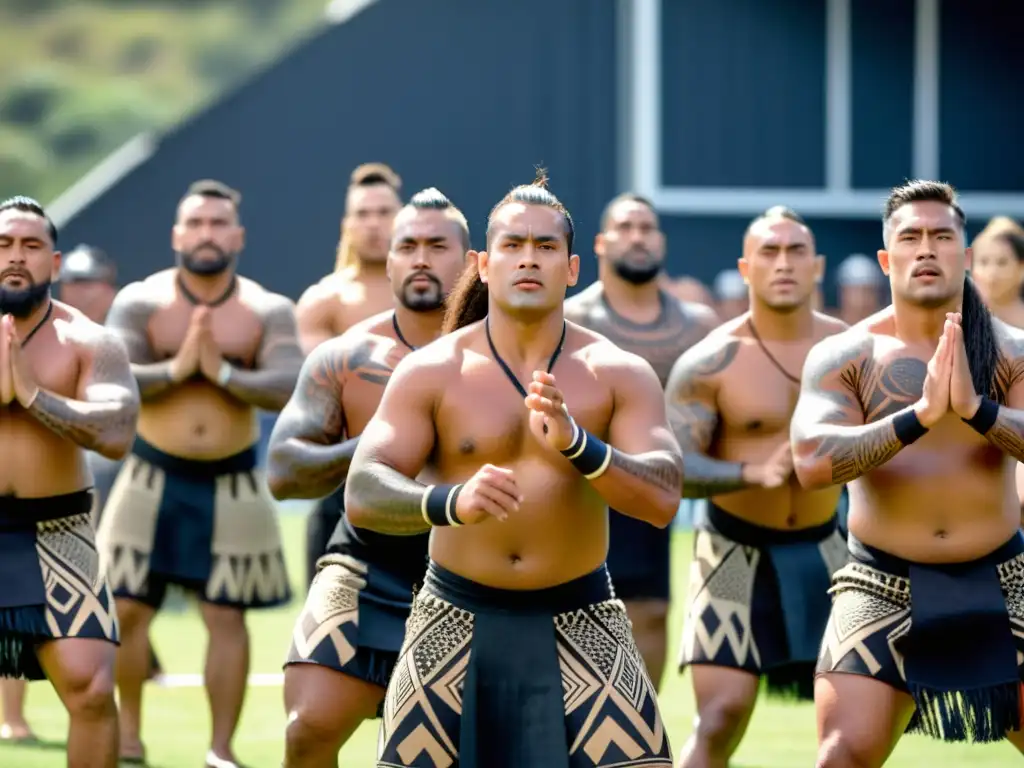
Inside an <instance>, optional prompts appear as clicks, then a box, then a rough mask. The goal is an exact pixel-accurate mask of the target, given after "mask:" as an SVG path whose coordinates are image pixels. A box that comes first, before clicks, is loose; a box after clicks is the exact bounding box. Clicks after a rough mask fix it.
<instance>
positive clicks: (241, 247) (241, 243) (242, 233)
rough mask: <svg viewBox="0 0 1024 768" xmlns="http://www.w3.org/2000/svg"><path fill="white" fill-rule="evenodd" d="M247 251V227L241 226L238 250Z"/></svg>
mask: <svg viewBox="0 0 1024 768" xmlns="http://www.w3.org/2000/svg"><path fill="white" fill-rule="evenodd" d="M244 249H245V227H243V226H241V225H239V227H238V250H239V251H242V250H244Z"/></svg>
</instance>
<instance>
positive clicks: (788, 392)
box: [718, 345, 810, 437]
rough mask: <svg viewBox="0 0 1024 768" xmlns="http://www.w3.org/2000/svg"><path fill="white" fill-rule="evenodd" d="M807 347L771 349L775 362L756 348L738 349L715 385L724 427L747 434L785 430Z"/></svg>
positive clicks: (794, 402)
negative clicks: (732, 361)
mask: <svg viewBox="0 0 1024 768" xmlns="http://www.w3.org/2000/svg"><path fill="white" fill-rule="evenodd" d="M809 349H810V347H809V346H808V347H805V348H803V349H802V351H801V350H800V349H785V350H779V351H773V356H774V357H775V361H772V360H771V359H770V358H769V357H768V356H767V355H765V353H764V351H763V350H761V349H760V348H759V347H756V346H753V345H745V346H744V347H743V348H742V349H740V351H739V352H738V353H737V356H736V361H735V362H734V363H733V364H732V365H731V366H730V367H729V369H728V370H727V371H726V372H725V373H724V374H723V376H724V379H723V381H722V384H721V386H719V388H718V411H719V416H720V418H721V422H722V425H723V427H724V428H725V430H726V431H727V432H728V433H730V434H742V435H749V436H750V437H757V436H761V435H763V436H769V435H776V434H778V433H780V432H786V433H788V431H789V424H790V420H791V419H792V417H793V411H794V410H795V409H796V404H797V400H798V399H799V397H800V384H799V376H800V373H801V369H802V368H803V361H804V359H805V358H806V357H807V351H808V350H809ZM787 374H788V375H787ZM790 376H792V377H794V378H796V381H794V380H793V378H790Z"/></svg>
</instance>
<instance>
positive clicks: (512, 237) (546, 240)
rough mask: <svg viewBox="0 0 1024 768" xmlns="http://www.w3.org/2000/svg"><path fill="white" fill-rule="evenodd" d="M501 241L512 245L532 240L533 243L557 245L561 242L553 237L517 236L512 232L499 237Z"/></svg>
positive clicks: (558, 238)
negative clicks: (509, 242)
mask: <svg viewBox="0 0 1024 768" xmlns="http://www.w3.org/2000/svg"><path fill="white" fill-rule="evenodd" d="M501 239H502V240H511V241H512V242H514V243H525V242H527V241H530V240H532V241H533V242H535V243H557V242H559V241H560V240H561V238H560V237H557V236H555V235H534V236H533V237H528V236H527V235H519V234H516V233H513V232H508V233H506V234H503V235H502V236H501Z"/></svg>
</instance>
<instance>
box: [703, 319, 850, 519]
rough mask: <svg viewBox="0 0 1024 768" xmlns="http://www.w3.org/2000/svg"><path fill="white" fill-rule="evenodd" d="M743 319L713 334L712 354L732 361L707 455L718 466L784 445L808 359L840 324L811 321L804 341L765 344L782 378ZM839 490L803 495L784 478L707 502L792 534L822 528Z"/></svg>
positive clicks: (719, 385) (720, 387) (760, 458)
mask: <svg viewBox="0 0 1024 768" xmlns="http://www.w3.org/2000/svg"><path fill="white" fill-rule="evenodd" d="M747 317H748V316H747V315H743V316H741V317H739V318H737V319H735V320H732V321H730V322H729V323H727V324H726V325H724V326H722V328H720V329H719V330H717V331H715V332H714V333H715V337H716V339H715V344H716V346H717V347H718V348H719V354H721V355H722V359H723V360H724V359H725V358H728V357H731V362H729V363H728V364H727V365H726V367H725V368H724V369H723V370H722V371H721V373H720V374H718V377H719V380H718V381H717V382H716V390H717V393H718V396H717V405H718V417H719V421H718V430H717V431H716V433H715V436H714V439H713V440H712V443H711V446H710V448H709V450H708V455H709V456H710V457H712V458H715V459H721V460H723V461H735V462H743V463H746V464H759V463H762V462H765V461H767V460H768V459H769V457H771V455H772V454H773V453H774V452H775V450H776V449H777V448H778V447H779V446H780V444H782V443H785V442H787V441H788V440H789V426H790V420H791V419H792V416H793V411H794V409H795V408H796V403H797V399H798V397H799V394H800V385H799V378H800V373H801V371H802V369H803V364H804V360H805V359H806V357H807V353H808V352H809V351H810V349H811V347H812V346H814V344H816V343H817V342H818V341H820V340H821V339H823V338H826V337H827V336H830V335H832V334H834V333H836V332H838V331H839V330H841V329H842V327H843V326H842V325H840V324H838V323H836V322H835V321H833V320H831V319H829V318H826V317H825V316H823V315H816V316H815V321H814V329H813V336H812V337H811V338H808V339H802V340H800V341H794V342H778V341H765V342H764V343H765V345H766V347H767V348H768V350H769V351H770V352H771V355H772V356H773V357H774V358H775V359H776V360H777V361H778V363H779V366H781V367H782V369H783V370H785V371H786V373H788V374H789V376H787V375H786V374H784V373H783V371H782V370H780V369H779V366H776V365H775V364H774V363H773V362H772V361H771V359H770V358H769V357H768V355H767V354H766V353H765V351H764V350H763V349H762V348H761V346H760V345H759V344H758V342H757V340H756V339H755V338H754V337H753V335H752V334H751V332H750V325H749V323H748V320H747ZM709 340H710V339H709ZM790 376H791V377H793V378H795V379H796V381H793V379H791V378H790ZM840 492H841V491H840V489H839V488H838V487H833V488H826V489H823V490H820V491H807V490H804V489H803V488H801V487H800V483H799V482H798V481H797V479H796V476H795V475H790V477H789V480H788V481H787V482H786V483H784V484H783V485H781V486H780V487H778V488H762V487H754V488H748V489H745V490H739V491H734V492H732V493H726V494H722V495H720V496H713V497H712V501H713V502H714V503H715V504H716V505H717V506H719V507H720V508H722V509H724V510H725V511H726V512H729V513H730V514H733V515H736V516H737V517H739V518H742V519H744V520H747V521H749V522H751V523H754V524H756V525H763V526H768V527H771V528H778V529H792V530H796V529H801V528H809V527H813V526H816V525H821V524H822V523H825V522H827V521H828V520H829V519H830V518H831V517H833V516H834V515H835V512H836V505H837V504H838V501H839V494H840Z"/></svg>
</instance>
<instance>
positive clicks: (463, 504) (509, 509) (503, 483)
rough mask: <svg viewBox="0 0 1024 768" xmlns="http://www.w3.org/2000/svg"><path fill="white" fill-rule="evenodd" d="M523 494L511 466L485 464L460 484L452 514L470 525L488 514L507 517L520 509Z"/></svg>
mask: <svg viewBox="0 0 1024 768" xmlns="http://www.w3.org/2000/svg"><path fill="white" fill-rule="evenodd" d="M522 500H523V497H522V496H521V495H520V493H519V487H518V486H517V485H516V479H515V477H514V476H513V474H512V470H510V469H502V468H501V467H495V466H494V465H493V464H484V465H483V466H482V467H480V469H478V470H477V472H476V474H475V475H473V476H472V477H471V478H469V480H467V481H466V482H465V483H463V485H462V490H461V491H460V492H459V497H458V499H457V500H456V502H455V514H456V516H457V517H458V518H459V522H460V523H462V524H463V525H473V524H475V523H479V522H482V521H484V520H486V519H487V518H489V517H494V518H497V519H498V520H507V519H508V516H509V515H510V514H514V513H515V512H517V511H519V504H520V503H521V502H522Z"/></svg>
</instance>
